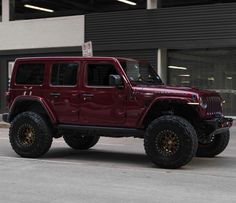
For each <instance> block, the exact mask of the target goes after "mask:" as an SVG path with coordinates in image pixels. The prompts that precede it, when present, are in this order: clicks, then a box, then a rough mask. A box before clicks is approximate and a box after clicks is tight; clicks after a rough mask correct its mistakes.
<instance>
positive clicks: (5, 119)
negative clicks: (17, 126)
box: [2, 113, 9, 123]
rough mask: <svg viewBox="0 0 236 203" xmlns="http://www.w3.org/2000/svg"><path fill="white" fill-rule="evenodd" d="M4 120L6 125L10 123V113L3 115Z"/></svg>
mask: <svg viewBox="0 0 236 203" xmlns="http://www.w3.org/2000/svg"><path fill="white" fill-rule="evenodd" d="M2 120H3V121H4V122H6V123H9V114H8V113H4V114H2Z"/></svg>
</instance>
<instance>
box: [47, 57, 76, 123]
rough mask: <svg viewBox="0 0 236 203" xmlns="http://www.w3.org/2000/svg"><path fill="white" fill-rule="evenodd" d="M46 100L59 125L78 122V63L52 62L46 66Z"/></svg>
mask: <svg viewBox="0 0 236 203" xmlns="http://www.w3.org/2000/svg"><path fill="white" fill-rule="evenodd" d="M48 65H49V66H50V67H49V68H48V73H47V75H50V77H49V78H48V80H49V81H48V90H47V100H48V102H49V104H50V106H51V109H52V110H53V112H54V114H55V115H56V117H57V120H58V122H59V123H64V124H73V123H74V124H76V123H77V122H78V91H79V87H78V86H79V85H78V81H79V79H78V78H79V62H77V61H52V62H50V64H48Z"/></svg>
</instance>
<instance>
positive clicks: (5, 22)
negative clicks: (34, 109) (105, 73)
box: [0, 0, 236, 116]
mask: <svg viewBox="0 0 236 203" xmlns="http://www.w3.org/2000/svg"><path fill="white" fill-rule="evenodd" d="M131 2H133V3H135V5H130V4H127V3H123V2H119V1H115V0H114V1H108V0H107V1H106V0H103V1H96V0H94V1H84V2H83V1H80V3H78V2H77V1H72V0H71V1H57V3H55V1H33V0H29V1H11V0H7V1H4V0H2V4H1V8H2V9H1V10H2V13H1V16H2V17H1V20H2V22H0V43H1V46H0V77H1V80H0V96H1V102H0V112H4V111H6V109H5V96H4V92H5V91H6V90H7V88H8V83H9V80H10V74H11V70H12V65H13V64H14V60H15V59H16V58H18V57H28V56H55V55H57V56H60V55H68V56H70V55H73V56H75V55H78V56H80V55H81V46H82V44H83V43H84V42H85V41H92V42H93V49H94V55H96V56H120V57H132V58H137V59H144V60H148V61H149V62H150V63H151V64H152V65H153V67H154V68H155V69H156V71H157V72H158V74H159V75H160V76H161V77H162V78H163V80H164V81H165V82H166V83H167V84H170V85H180V86H194V87H198V88H204V89H209V90H214V91H217V92H219V93H220V94H221V96H222V97H223V98H224V100H225V101H226V103H225V106H224V109H225V112H224V113H225V115H228V116H236V107H235V106H234V102H233V101H234V100H235V99H236V98H235V96H236V37H235V33H236V26H235V19H236V3H234V2H233V1H223V0H222V1H210V0H191V1H188V3H186V1H183V0H182V1H181V0H180V1H175V0H165V1H160V0H159V1H157V0H149V1H143V0H140V1H131ZM26 5H30V6H37V7H39V8H45V9H49V10H51V12H47V11H38V10H37V9H32V8H29V7H27V6H26Z"/></svg>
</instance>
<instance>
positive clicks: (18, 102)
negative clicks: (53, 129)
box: [9, 96, 57, 124]
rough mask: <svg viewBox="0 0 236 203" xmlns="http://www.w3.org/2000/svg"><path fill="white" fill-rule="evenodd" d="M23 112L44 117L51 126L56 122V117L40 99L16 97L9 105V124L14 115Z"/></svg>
mask: <svg viewBox="0 0 236 203" xmlns="http://www.w3.org/2000/svg"><path fill="white" fill-rule="evenodd" d="M25 111H33V112H36V113H38V114H40V115H44V116H46V117H47V118H48V119H49V120H50V122H51V123H52V124H55V123H56V122H57V119H56V117H55V116H54V114H53V112H52V110H51V109H50V107H49V106H48V105H47V103H46V102H45V101H44V100H43V99H42V98H40V97H36V96H30V97H29V96H19V97H17V98H16V99H15V100H14V101H13V103H12V105H11V108H10V111H9V121H10V122H11V121H12V120H13V118H14V117H15V116H16V115H18V114H19V113H22V112H25Z"/></svg>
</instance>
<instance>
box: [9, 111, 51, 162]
mask: <svg viewBox="0 0 236 203" xmlns="http://www.w3.org/2000/svg"><path fill="white" fill-rule="evenodd" d="M9 138H10V143H11V146H12V148H13V149H14V151H15V152H16V153H17V154H19V155H20V156H22V157H28V158H37V157H40V156H42V155H43V154H45V153H46V152H47V151H48V150H49V149H50V147H51V144H52V134H51V129H50V128H49V127H48V125H47V123H46V121H45V120H44V119H43V117H42V116H40V115H38V114H36V113H34V112H24V113H21V114H19V115H17V116H16V117H15V118H14V120H13V121H12V123H11V126H10V131H9Z"/></svg>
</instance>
